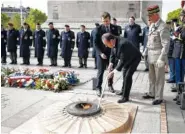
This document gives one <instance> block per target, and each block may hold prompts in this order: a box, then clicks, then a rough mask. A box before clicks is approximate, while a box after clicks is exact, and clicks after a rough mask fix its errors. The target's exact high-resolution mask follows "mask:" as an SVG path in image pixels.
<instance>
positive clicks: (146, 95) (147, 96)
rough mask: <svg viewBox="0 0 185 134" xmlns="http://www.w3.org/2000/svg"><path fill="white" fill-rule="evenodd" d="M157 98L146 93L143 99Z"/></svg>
mask: <svg viewBox="0 0 185 134" xmlns="http://www.w3.org/2000/svg"><path fill="white" fill-rule="evenodd" d="M154 98H155V97H153V96H150V95H149V94H148V93H146V94H145V95H143V99H154Z"/></svg>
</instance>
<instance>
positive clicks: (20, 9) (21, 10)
mask: <svg viewBox="0 0 185 134" xmlns="http://www.w3.org/2000/svg"><path fill="white" fill-rule="evenodd" d="M20 14H21V26H22V25H23V16H22V0H20Z"/></svg>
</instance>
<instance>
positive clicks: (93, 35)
mask: <svg viewBox="0 0 185 134" xmlns="http://www.w3.org/2000/svg"><path fill="white" fill-rule="evenodd" d="M95 26H96V28H97V27H99V26H100V24H99V23H95ZM96 28H94V29H93V30H92V31H91V47H92V48H93V50H92V57H93V58H94V65H95V67H94V69H97V58H96V48H95V45H94V38H95V30H96Z"/></svg>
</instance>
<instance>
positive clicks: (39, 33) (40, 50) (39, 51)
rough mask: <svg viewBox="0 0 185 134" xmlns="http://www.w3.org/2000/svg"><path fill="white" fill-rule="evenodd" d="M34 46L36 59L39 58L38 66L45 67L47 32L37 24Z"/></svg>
mask: <svg viewBox="0 0 185 134" xmlns="http://www.w3.org/2000/svg"><path fill="white" fill-rule="evenodd" d="M33 46H34V47H35V57H37V61H38V64H37V65H38V66H42V65H43V58H44V51H45V46H46V37H45V32H44V31H43V30H42V29H41V26H40V24H39V23H37V24H36V30H35V32H34V34H33Z"/></svg>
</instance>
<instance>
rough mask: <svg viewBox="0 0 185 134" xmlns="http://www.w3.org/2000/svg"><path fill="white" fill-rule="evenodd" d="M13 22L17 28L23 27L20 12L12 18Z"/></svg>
mask: <svg viewBox="0 0 185 134" xmlns="http://www.w3.org/2000/svg"><path fill="white" fill-rule="evenodd" d="M11 22H12V23H13V24H14V28H15V29H20V28H21V16H20V14H18V13H17V14H15V15H14V16H13V18H12V19H11Z"/></svg>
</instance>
